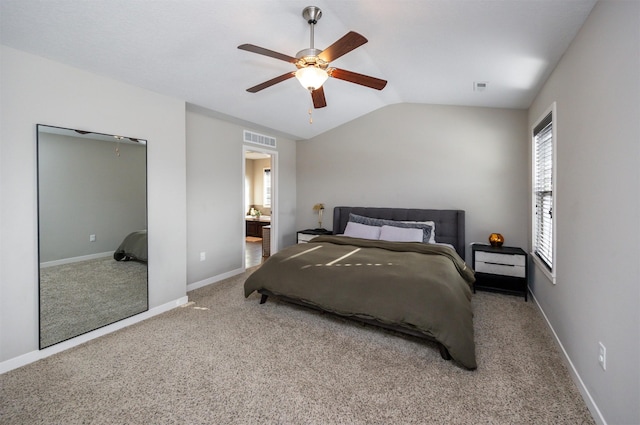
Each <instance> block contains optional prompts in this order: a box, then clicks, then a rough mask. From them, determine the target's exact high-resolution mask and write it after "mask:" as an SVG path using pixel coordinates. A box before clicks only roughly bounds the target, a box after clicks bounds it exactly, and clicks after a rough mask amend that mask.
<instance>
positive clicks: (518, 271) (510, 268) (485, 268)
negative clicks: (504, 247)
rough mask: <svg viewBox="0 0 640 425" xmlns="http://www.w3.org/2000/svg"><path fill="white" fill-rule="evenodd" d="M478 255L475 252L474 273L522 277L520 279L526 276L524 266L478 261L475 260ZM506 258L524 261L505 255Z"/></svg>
mask: <svg viewBox="0 0 640 425" xmlns="http://www.w3.org/2000/svg"><path fill="white" fill-rule="evenodd" d="M478 254H480V253H479V252H476V267H475V271H476V272H478V273H489V274H498V275H502V276H513V277H522V278H524V277H526V276H527V270H526V267H525V266H524V264H523V265H521V266H519V265H513V264H497V263H494V262H485V261H479V260H478V258H477V257H478ZM507 257H516V258H518V257H519V258H522V259H524V257H521V256H516V255H507Z"/></svg>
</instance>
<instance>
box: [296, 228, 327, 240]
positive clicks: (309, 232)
mask: <svg viewBox="0 0 640 425" xmlns="http://www.w3.org/2000/svg"><path fill="white" fill-rule="evenodd" d="M321 235H333V232H332V231H331V230H327V229H306V230H300V231H299V232H298V243H307V242H309V241H310V240H311V239H313V238H315V237H316V236H321Z"/></svg>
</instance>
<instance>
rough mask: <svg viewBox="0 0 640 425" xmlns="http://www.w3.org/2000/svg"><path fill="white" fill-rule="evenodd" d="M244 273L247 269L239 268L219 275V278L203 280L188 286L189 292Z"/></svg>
mask: <svg viewBox="0 0 640 425" xmlns="http://www.w3.org/2000/svg"><path fill="white" fill-rule="evenodd" d="M244 272H245V269H243V268H239V269H235V270H231V271H230V272H226V273H222V274H219V275H217V276H213V277H210V278H207V279H203V280H201V281H199V282H194V283H190V284H188V285H187V292H189V291H193V290H194V289H198V288H202V287H203V286H207V285H211V284H212V283H216V282H220V281H221V280H225V279H228V278H230V277H233V276H236V275H239V274H240V273H244Z"/></svg>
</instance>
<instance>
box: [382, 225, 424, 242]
mask: <svg viewBox="0 0 640 425" xmlns="http://www.w3.org/2000/svg"><path fill="white" fill-rule="evenodd" d="M423 236H424V232H423V231H422V229H416V228H410V227H394V226H382V227H381V228H380V240H381V241H391V242H422V237H423Z"/></svg>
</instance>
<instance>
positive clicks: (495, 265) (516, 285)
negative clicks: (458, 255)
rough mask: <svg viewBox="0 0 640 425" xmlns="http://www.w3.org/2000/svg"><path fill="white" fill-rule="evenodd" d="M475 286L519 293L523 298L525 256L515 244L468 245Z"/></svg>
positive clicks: (525, 287)
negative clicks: (499, 245)
mask: <svg viewBox="0 0 640 425" xmlns="http://www.w3.org/2000/svg"><path fill="white" fill-rule="evenodd" d="M471 252H472V261H473V270H475V272H476V282H475V283H474V284H473V292H474V293H475V291H476V289H481V290H487V291H496V292H503V293H507V294H516V295H523V296H524V300H525V301H527V295H528V294H527V286H528V276H529V273H528V261H527V260H528V256H527V253H526V252H525V251H524V250H523V249H521V248H516V247H509V246H502V247H495V246H491V245H479V244H474V245H473V246H472V247H471Z"/></svg>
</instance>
